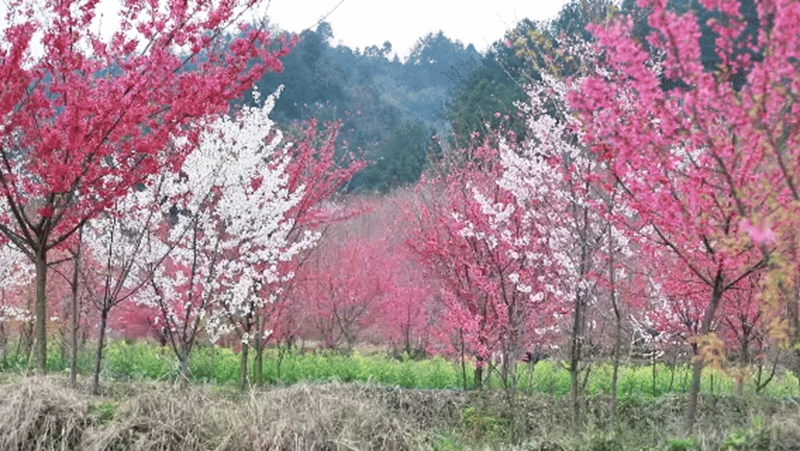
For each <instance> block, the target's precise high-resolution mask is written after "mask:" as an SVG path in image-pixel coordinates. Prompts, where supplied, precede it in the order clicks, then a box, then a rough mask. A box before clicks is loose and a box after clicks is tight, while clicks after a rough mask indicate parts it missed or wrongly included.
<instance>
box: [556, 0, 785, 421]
mask: <svg viewBox="0 0 800 451" xmlns="http://www.w3.org/2000/svg"><path fill="white" fill-rule="evenodd" d="M639 5H640V6H642V7H646V8H648V9H649V11H650V12H649V15H648V24H649V26H650V28H651V31H650V32H649V34H648V36H647V40H646V43H643V42H640V41H638V40H637V39H635V38H634V37H633V36H632V33H631V29H632V22H631V20H630V19H627V18H623V19H619V20H615V21H613V22H611V23H610V24H608V25H606V26H604V27H596V28H594V29H593V31H594V34H595V36H596V37H597V40H598V44H599V51H598V53H599V55H600V58H599V60H598V64H599V65H600V69H599V71H598V73H597V75H595V76H591V77H587V78H586V79H585V80H583V81H582V82H581V83H580V85H579V86H577V90H576V92H575V93H574V94H573V95H572V96H571V97H570V102H571V105H572V106H573V107H574V108H575V109H576V110H577V111H578V112H579V114H580V117H581V120H582V123H583V127H584V130H585V142H586V143H588V144H589V145H591V146H592V148H593V150H594V151H595V152H597V154H598V155H599V156H600V158H601V159H603V160H604V161H608V162H609V166H610V169H611V171H612V174H613V175H614V177H615V178H616V179H617V180H618V181H619V182H620V183H621V184H622V186H623V187H624V189H625V190H626V192H627V198H626V203H627V204H628V205H629V206H630V208H632V209H633V210H634V211H635V212H636V213H637V215H638V217H639V221H640V222H639V224H638V229H639V230H641V231H643V233H645V234H646V235H647V236H648V237H649V239H648V240H647V243H649V246H645V247H643V250H644V251H645V252H650V253H653V252H667V253H669V254H671V257H672V259H673V262H674V263H675V264H676V268H675V269H676V270H677V271H678V272H679V273H680V274H682V275H684V274H688V275H690V276H691V278H692V280H693V281H694V283H693V284H692V285H693V286H695V287H703V289H702V291H701V293H702V294H703V296H702V297H701V296H697V297H696V298H695V299H696V302H697V306H698V307H699V308H700V310H701V311H702V315H701V317H700V327H699V330H698V332H697V335H696V336H694V337H692V340H693V343H694V345H695V349H696V350H697V352H698V354H697V355H696V357H695V362H694V367H693V376H692V387H691V390H690V394H689V404H688V406H687V427H688V429H691V428H692V427H693V426H694V420H695V415H696V409H697V395H698V393H699V389H700V387H699V384H700V376H701V372H702V369H703V366H704V365H705V363H706V359H707V356H704V355H703V353H702V346H699V345H700V344H701V343H714V342H716V341H717V338H716V337H715V335H714V331H713V325H714V322H715V321H716V319H717V312H718V309H719V307H720V305H721V304H722V303H724V302H725V300H726V294H727V293H728V292H729V291H730V290H732V289H735V287H737V286H738V285H739V284H740V283H741V282H742V281H743V280H745V279H747V278H748V277H751V276H754V275H755V274H757V273H758V272H760V271H762V270H763V269H764V268H766V267H767V266H768V265H769V266H770V267H771V268H776V269H777V267H778V266H779V265H777V264H776V260H775V259H773V258H771V256H776V257H777V256H781V257H782V256H783V255H788V254H789V252H788V250H789V249H791V248H792V247H794V244H793V243H792V242H791V241H785V240H783V238H785V237H787V236H788V235H787V234H788V233H789V230H791V229H794V228H795V226H794V225H792V224H794V222H793V220H792V219H791V218H796V217H797V213H796V205H797V203H796V199H798V198H797V197H795V195H794V192H793V190H794V189H795V186H796V185H795V183H796V182H795V179H796V177H795V174H796V171H794V166H793V165H794V164H795V163H793V162H795V161H797V160H796V158H795V157H793V156H792V155H795V154H796V153H797V152H798V150H800V146H798V145H797V142H798V140H797V136H798V112H799V110H798V108H800V107H799V106H798V103H797V102H796V101H795V100H796V98H797V93H798V89H800V77H798V73H800V72H799V71H798V64H800V63H798V58H797V57H796V55H797V52H798V50H799V49H800V41H798V40H799V39H800V37H799V36H798V34H797V33H796V30H797V23H798V20H800V16H798V15H799V14H800V9H799V8H798V5H797V3H796V2H789V1H764V2H759V3H758V5H757V10H758V14H757V20H758V25H759V27H758V29H757V31H756V32H755V33H752V32H750V31H749V30H750V29H748V28H747V27H746V24H747V21H746V20H745V18H744V17H743V16H742V14H741V12H740V10H741V9H742V4H741V3H740V2H739V1H732V0H719V1H701V2H700V5H701V6H702V7H703V8H706V9H708V10H711V11H714V13H715V14H714V15H715V16H716V18H715V19H714V20H712V21H710V22H709V23H708V24H707V25H709V26H710V28H711V30H712V31H713V33H714V42H715V45H714V47H713V52H712V53H713V54H705V55H704V54H703V50H701V48H700V45H699V38H700V36H701V28H700V25H701V24H698V19H697V16H696V15H695V14H694V13H693V12H691V11H690V12H687V13H684V14H678V13H674V12H671V11H669V10H668V9H667V8H666V2H661V1H640V2H639ZM645 45H646V47H645ZM706 52H708V51H706ZM790 162H791V163H790ZM657 249H658V250H657ZM784 249H786V251H784ZM784 252H785V253H784ZM787 259H788V257H785V258H784V257H782V258H779V259H777V260H784V261H786V260H787ZM783 269H784V270H780V271H770V275H771V276H770V277H773V278H775V279H778V278H782V279H783V280H784V281H787V282H788V281H789V280H791V279H793V278H794V273H795V271H794V270H792V271H788V272H787V271H786V270H785V267H784V268H783ZM780 285H781V283H777V284H776V288H779V286H780ZM790 285H791V284H789V283H784V284H783V288H786V287H788V286H790ZM673 286H674V285H673ZM675 288H679V287H675ZM665 289H666V290H670V286H665ZM679 289H681V288H679ZM775 292H776V298H775V301H776V302H778V301H781V300H786V301H787V302H788V304H789V305H788V310H789V311H791V310H792V309H794V310H795V311H796V309H797V307H796V298H794V297H788V296H786V292H785V291H782V290H777V289H776V290H775ZM675 297H682V296H675ZM766 299H767V298H763V297H762V300H766ZM762 305H767V304H762ZM772 310H777V309H774V308H773V309H772Z"/></svg>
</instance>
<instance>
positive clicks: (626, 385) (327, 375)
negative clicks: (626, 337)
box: [0, 341, 800, 399]
mask: <svg viewBox="0 0 800 451" xmlns="http://www.w3.org/2000/svg"><path fill="white" fill-rule="evenodd" d="M49 357H50V365H49V367H50V372H51V373H60V372H64V371H68V368H67V362H66V361H65V360H64V359H62V358H61V356H60V353H59V352H58V349H52V350H51V351H50V352H49ZM78 363H79V364H78V369H79V373H80V374H83V375H88V374H90V372H91V368H92V355H91V353H90V352H88V351H87V352H86V353H85V354H84V353H82V354H81V355H80V358H79V362H78ZM239 364H240V361H239V355H238V354H235V353H234V352H232V351H231V350H230V349H226V348H220V347H213V346H202V347H197V348H196V349H195V351H194V352H193V353H192V358H191V365H190V375H191V378H192V381H193V382H195V383H201V384H215V385H235V384H237V383H238V381H239ZM0 368H5V369H6V370H7V371H10V372H20V371H22V372H24V371H25V370H26V369H28V368H27V367H26V364H25V361H24V359H21V358H17V359H14V358H12V357H11V356H7V358H6V362H5V365H4V366H3V365H1V364H0ZM249 368H250V369H251V374H252V368H253V361H252V358H251V360H250V362H249ZM102 371H103V373H102V380H103V381H113V380H117V381H118V380H125V381H128V380H160V381H172V380H175V379H176V378H177V376H178V366H177V361H176V359H175V356H174V355H173V353H172V351H171V350H170V349H169V348H164V347H159V346H154V345H152V344H150V343H146V342H133V343H128V342H125V341H113V342H111V343H110V344H109V345H108V347H107V349H106V352H105V359H104V362H103V366H102ZM611 372H612V371H611V366H610V365H608V364H605V365H595V366H593V367H592V369H591V372H590V374H589V378H588V379H587V385H586V393H587V394H588V395H590V396H597V395H604V394H608V393H609V392H610V387H611ZM466 376H467V377H466V379H467V384H466V385H467V388H472V387H473V385H474V384H473V380H472V371H471V368H470V365H467V375H466ZM263 378H264V380H263V381H262V382H264V383H266V384H275V383H278V384H294V383H297V382H301V381H329V382H334V381H335V382H351V381H361V382H374V383H378V384H381V385H389V386H398V387H403V388H425V389H463V388H464V382H463V375H462V373H461V366H460V365H458V364H457V363H456V362H452V361H449V360H446V359H444V358H441V357H434V358H429V359H422V360H414V359H408V358H403V359H393V358H390V357H389V356H387V355H386V354H383V353H376V354H370V355H362V354H359V353H357V352H355V353H353V354H351V355H343V354H339V353H334V352H321V353H298V352H296V351H291V352H287V353H284V354H282V355H279V354H278V352H277V350H275V349H270V350H268V351H267V353H266V355H265V358H264V365H263ZM764 378H766V375H765V376H764ZM690 380H691V369H690V368H689V367H688V366H687V365H679V366H674V367H673V366H668V365H664V364H661V363H659V364H657V365H656V371H655V384H654V383H653V368H652V367H651V366H630V365H629V366H624V367H622V368H621V373H620V377H619V385H618V391H617V392H618V396H619V397H620V398H626V397H639V398H654V397H660V396H663V395H667V394H670V393H673V394H681V393H685V392H686V391H687V390H688V387H689V383H690ZM488 386H489V387H490V388H501V387H500V381H499V379H498V377H497V373H496V372H493V373H492V377H491V379H490V380H489V383H488ZM735 386H736V383H735V380H734V378H733V376H732V375H731V374H728V373H727V372H725V371H723V370H720V369H715V368H707V369H706V370H704V372H703V379H702V392H703V393H706V394H711V395H721V396H724V395H732V394H734V393H735V392H736V387H735ZM744 389H745V390H744V392H745V394H754V391H755V384H754V382H753V380H752V377H750V378H747V379H745V383H744ZM517 390H518V391H522V392H538V393H544V394H548V395H566V394H567V392H568V391H569V374H568V373H567V371H566V370H565V369H564V368H562V367H561V365H559V364H557V363H555V362H552V361H543V362H539V363H538V364H536V366H535V367H533V368H531V367H530V366H529V365H526V364H519V366H518V369H517ZM759 395H760V396H765V397H769V398H776V399H785V398H789V397H798V396H800V384H799V383H798V380H797V378H796V377H795V376H794V375H793V374H791V373H789V372H788V371H785V370H780V371H779V372H778V374H776V376H775V377H774V378H773V380H772V381H771V382H770V383H769V384H767V385H766V387H765V388H763V389H762V390H761V392H760V393H759Z"/></svg>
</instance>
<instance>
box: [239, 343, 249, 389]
mask: <svg viewBox="0 0 800 451" xmlns="http://www.w3.org/2000/svg"><path fill="white" fill-rule="evenodd" d="M249 348H250V346H249V345H248V344H247V343H246V342H244V343H242V355H241V360H240V361H239V387H240V388H241V389H242V390H243V391H244V390H246V389H247V354H248V350H249Z"/></svg>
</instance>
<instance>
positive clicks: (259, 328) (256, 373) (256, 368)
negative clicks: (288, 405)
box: [253, 314, 264, 386]
mask: <svg viewBox="0 0 800 451" xmlns="http://www.w3.org/2000/svg"><path fill="white" fill-rule="evenodd" d="M255 319H256V339H255V342H253V346H254V347H255V351H256V355H255V356H254V357H253V379H254V382H255V383H256V385H259V386H260V385H263V383H264V377H263V375H264V341H263V340H264V322H263V321H261V315H260V314H256V318H255Z"/></svg>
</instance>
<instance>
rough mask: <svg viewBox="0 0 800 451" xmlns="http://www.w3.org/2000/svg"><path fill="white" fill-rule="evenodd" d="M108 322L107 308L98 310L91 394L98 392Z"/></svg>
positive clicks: (97, 393)
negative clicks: (98, 324) (98, 323)
mask: <svg viewBox="0 0 800 451" xmlns="http://www.w3.org/2000/svg"><path fill="white" fill-rule="evenodd" d="M107 324H108V309H107V308H105V307H104V308H103V310H102V311H101V312H100V330H99V331H98V335H97V352H96V353H95V356H94V371H92V394H93V395H99V394H100V364H101V363H102V362H103V346H105V342H106V325H107Z"/></svg>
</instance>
